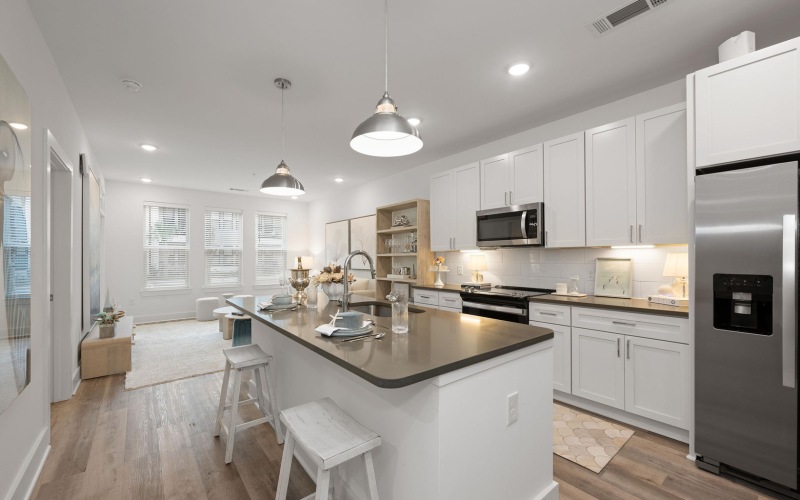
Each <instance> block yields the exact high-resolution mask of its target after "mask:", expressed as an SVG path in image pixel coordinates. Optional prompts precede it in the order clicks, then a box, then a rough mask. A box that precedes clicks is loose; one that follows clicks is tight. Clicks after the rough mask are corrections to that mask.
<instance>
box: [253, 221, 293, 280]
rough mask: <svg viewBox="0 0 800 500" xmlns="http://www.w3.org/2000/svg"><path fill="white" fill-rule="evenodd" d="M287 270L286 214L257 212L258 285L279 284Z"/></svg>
mask: <svg viewBox="0 0 800 500" xmlns="http://www.w3.org/2000/svg"><path fill="white" fill-rule="evenodd" d="M285 272H286V214H272V213H264V212H262V213H257V214H256V285H277V284H278V277H279V276H280V275H281V274H282V273H285Z"/></svg>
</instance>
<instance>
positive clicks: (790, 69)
mask: <svg viewBox="0 0 800 500" xmlns="http://www.w3.org/2000/svg"><path fill="white" fill-rule="evenodd" d="M694 76H695V127H696V132H695V140H696V165H697V167H705V166H709V165H716V164H720V163H729V162H734V161H739V160H746V159H751V158H759V157H764V156H772V155H778V154H783V153H790V152H793V151H800V38H795V39H792V40H789V41H786V42H783V43H779V44H777V45H773V46H771V47H767V48H765V49H761V50H759V51H756V52H753V53H751V54H747V55H743V56H740V57H737V58H735V59H731V60H729V61H725V62H723V63H721V64H717V65H715V66H711V67H710V68H706V69H704V70H701V71H698V72H697V73H695V75H694Z"/></svg>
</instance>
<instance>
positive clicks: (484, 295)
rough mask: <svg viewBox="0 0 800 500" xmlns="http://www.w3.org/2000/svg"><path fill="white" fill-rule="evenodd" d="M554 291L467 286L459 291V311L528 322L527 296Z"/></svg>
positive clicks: (513, 287)
mask: <svg viewBox="0 0 800 500" xmlns="http://www.w3.org/2000/svg"><path fill="white" fill-rule="evenodd" d="M553 292H555V290H552V289H548V288H523V287H517V286H502V285H498V286H496V287H494V288H490V289H489V290H476V289H472V288H467V289H465V290H464V291H463V292H461V302H462V304H461V312H462V313H464V314H472V315H474V316H483V317H485V318H494V319H501V320H504V321H511V322H513V323H523V324H526V325H527V324H528V321H529V319H528V298H529V297H535V296H537V295H547V294H550V293H553Z"/></svg>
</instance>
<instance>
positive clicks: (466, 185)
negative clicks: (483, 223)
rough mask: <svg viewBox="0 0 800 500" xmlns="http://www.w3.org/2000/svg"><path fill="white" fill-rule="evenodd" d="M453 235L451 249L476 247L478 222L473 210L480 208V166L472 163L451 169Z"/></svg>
mask: <svg viewBox="0 0 800 500" xmlns="http://www.w3.org/2000/svg"><path fill="white" fill-rule="evenodd" d="M453 186H454V189H453V198H454V200H453V201H454V210H453V214H454V215H453V219H454V220H455V222H454V227H453V229H452V231H451V232H452V233H453V236H454V240H453V243H454V245H453V250H471V249H474V248H477V232H478V227H477V225H478V223H477V219H476V218H475V212H477V211H478V210H480V196H481V194H480V193H481V184H480V168H479V166H478V163H472V164H470V165H466V166H463V167H459V168H457V169H455V170H453Z"/></svg>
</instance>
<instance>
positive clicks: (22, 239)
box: [2, 195, 31, 298]
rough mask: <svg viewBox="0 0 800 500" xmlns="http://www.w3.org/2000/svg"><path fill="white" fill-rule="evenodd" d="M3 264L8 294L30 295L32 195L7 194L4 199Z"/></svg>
mask: <svg viewBox="0 0 800 500" xmlns="http://www.w3.org/2000/svg"><path fill="white" fill-rule="evenodd" d="M2 203H3V205H4V206H3V210H4V212H5V216H4V217H3V264H4V266H3V267H4V269H5V287H6V297H7V298H10V297H29V296H30V294H31V197H30V196H13V195H8V196H6V197H5V198H4V199H3V201H2Z"/></svg>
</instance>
